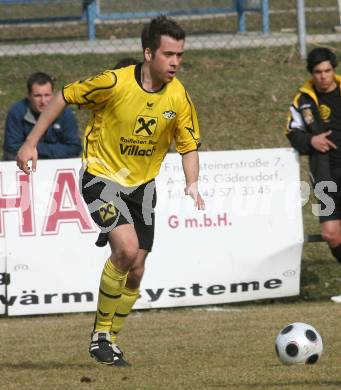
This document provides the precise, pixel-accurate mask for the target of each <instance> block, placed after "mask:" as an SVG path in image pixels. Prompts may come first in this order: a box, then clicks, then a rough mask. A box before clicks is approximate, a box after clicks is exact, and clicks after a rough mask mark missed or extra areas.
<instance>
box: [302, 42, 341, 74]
mask: <svg viewBox="0 0 341 390" xmlns="http://www.w3.org/2000/svg"><path fill="white" fill-rule="evenodd" d="M324 61H329V62H330V64H331V66H332V67H333V68H336V66H337V60H336V55H335V54H334V53H333V52H332V51H331V50H330V49H328V48H327V47H316V48H315V49H313V50H311V52H310V53H309V54H308V57H307V70H308V72H310V73H313V71H314V68H315V66H316V65H318V64H320V63H321V62H324Z"/></svg>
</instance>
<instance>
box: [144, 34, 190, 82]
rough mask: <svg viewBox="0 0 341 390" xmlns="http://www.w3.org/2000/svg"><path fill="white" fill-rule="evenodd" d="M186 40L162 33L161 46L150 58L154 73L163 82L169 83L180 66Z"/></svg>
mask: <svg viewBox="0 0 341 390" xmlns="http://www.w3.org/2000/svg"><path fill="white" fill-rule="evenodd" d="M184 44H185V41H184V40H183V39H182V40H180V41H177V40H176V39H174V38H172V37H170V36H168V35H162V36H161V40H160V47H159V48H158V49H157V50H156V51H155V53H154V55H153V56H151V58H150V62H149V65H150V69H151V73H152V75H153V76H154V77H155V78H157V79H158V80H159V81H160V82H162V83H169V82H170V81H172V79H173V77H175V75H176V72H177V70H178V69H179V67H180V64H181V60H182V55H183V53H184Z"/></svg>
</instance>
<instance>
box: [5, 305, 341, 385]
mask: <svg viewBox="0 0 341 390" xmlns="http://www.w3.org/2000/svg"><path fill="white" fill-rule="evenodd" d="M340 315H341V305H337V304H333V303H329V302H325V303H300V304H290V305H289V304H274V305H260V304H253V305H247V304H243V305H223V306H219V307H199V308H186V309H174V310H151V311H139V312H134V313H133V314H132V315H131V316H130V317H128V319H127V326H126V327H125V328H124V330H123V332H122V334H121V337H120V346H121V347H122V348H123V349H124V351H125V354H126V356H127V358H128V359H129V361H130V362H131V363H132V364H133V366H132V367H129V368H117V367H110V366H103V365H100V364H98V363H95V362H94V361H93V360H92V359H91V358H90V357H89V355H88V352H87V349H88V343H89V334H90V330H91V326H92V321H93V315H92V314H73V315H64V316H55V315H53V316H45V317H31V318H26V317H24V318H9V319H8V318H2V319H0V338H1V351H0V388H1V389H6V390H17V389H25V390H30V389H32V390H33V389H34V390H36V389H39V390H45V389H46V390H50V389H65V388H70V389H120V390H175V389H177V390H199V389H200V390H216V389H231V390H241V389H253V390H267V389H269V390H277V389H278V390H282V389H285V390H292V389H294V390H305V389H309V390H315V389H316V390H317V389H318V390H320V389H330V390H331V389H335V390H336V389H337V390H339V389H340V388H341V370H340V362H341V338H340V335H339V331H338V329H339V326H340V320H339V318H340ZM294 321H302V322H307V323H310V324H312V325H313V326H315V327H316V328H317V329H318V330H319V332H320V333H321V335H322V337H323V340H324V344H325V347H324V353H323V355H322V359H321V360H320V362H318V363H317V364H316V365H313V366H305V365H297V366H284V365H282V364H281V363H280V362H279V360H278V359H277V356H276V354H275V349H274V341H275V338H276V336H277V334H278V332H279V330H280V329H281V328H282V327H283V326H284V325H286V324H288V323H290V322H294Z"/></svg>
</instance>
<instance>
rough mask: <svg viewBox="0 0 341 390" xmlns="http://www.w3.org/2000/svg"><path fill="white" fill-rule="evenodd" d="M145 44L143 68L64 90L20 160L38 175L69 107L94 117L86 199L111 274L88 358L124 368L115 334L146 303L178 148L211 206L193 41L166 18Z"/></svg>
mask: <svg viewBox="0 0 341 390" xmlns="http://www.w3.org/2000/svg"><path fill="white" fill-rule="evenodd" d="M141 41H142V48H143V56H144V62H143V63H140V64H138V65H132V66H127V67H123V68H120V69H117V70H107V71H104V72H103V73H100V74H98V75H96V76H94V77H91V78H88V79H85V80H80V81H76V82H74V83H72V84H69V85H67V86H65V87H64V88H63V90H62V92H60V93H59V94H58V95H57V96H56V98H54V99H53V101H52V102H51V104H50V105H49V106H48V107H47V109H46V110H45V111H44V112H43V115H41V117H40V119H39V121H38V123H37V125H36V126H35V128H34V130H33V132H32V133H31V134H30V136H29V137H28V138H27V140H26V142H25V144H24V145H23V147H22V148H21V149H20V151H19V152H18V155H17V164H18V166H19V168H20V169H22V170H23V171H24V172H25V173H27V174H29V173H30V168H29V167H28V161H29V160H32V170H33V171H35V170H36V165H37V151H36V145H37V143H38V141H39V138H40V137H41V136H42V134H44V132H45V130H46V128H47V127H48V125H49V123H51V121H53V119H54V118H55V117H56V116H57V115H58V114H59V113H60V112H61V111H62V110H64V109H65V107H66V106H67V105H68V104H77V105H79V107H80V108H86V109H90V110H92V116H91V119H90V121H89V123H88V125H87V128H86V131H85V139H84V152H83V167H84V173H83V174H82V175H81V180H80V181H81V190H82V194H83V197H84V199H85V201H86V202H87V204H88V207H89V210H90V212H91V215H92V217H93V219H94V220H95V222H96V223H97V224H98V226H100V228H101V231H102V233H103V234H107V235H108V240H109V244H110V247H111V251H112V253H111V256H110V257H109V259H108V260H107V262H106V264H105V266H104V269H103V272H102V277H101V281H100V287H99V296H98V305H97V312H96V319H95V324H94V329H93V333H92V337H91V343H90V348H89V351H90V354H91V356H93V357H94V358H95V359H97V360H98V361H99V362H102V363H106V364H110V365H117V366H124V365H127V364H128V363H127V361H126V360H125V359H124V357H123V353H122V351H121V350H120V349H119V348H118V346H117V345H116V344H115V335H116V334H117V333H118V332H119V331H120V330H121V328H122V326H123V322H124V319H125V318H126V317H127V316H128V314H129V313H130V311H131V309H132V307H133V305H134V303H135V302H136V300H137V298H138V297H139V286H140V282H141V279H142V276H143V273H144V267H145V260H146V257H147V255H148V253H149V252H150V251H151V250H152V246H153V240H154V207H155V204H156V191H155V181H154V178H155V176H157V175H158V173H159V169H160V166H161V163H162V161H163V159H164V157H165V155H166V154H167V152H168V150H169V147H170V145H171V143H172V142H173V141H175V145H176V149H177V151H178V152H179V153H180V154H181V158H182V164H183V170H184V174H185V180H186V186H185V193H186V194H187V195H190V196H191V197H192V198H193V199H194V204H195V207H196V208H197V209H199V210H202V209H204V206H205V205H204V201H203V199H202V197H201V196H200V194H199V192H198V186H197V184H198V183H197V182H198V175H199V155H198V151H197V150H198V147H199V145H200V136H199V126H198V120H197V115H196V111H195V108H194V105H193V103H192V101H191V98H190V96H189V94H188V92H187V91H186V89H185V88H184V86H183V85H182V84H181V82H180V81H179V80H178V79H177V78H176V77H175V76H176V73H177V71H178V69H179V67H180V64H181V61H182V56H183V53H184V43H185V32H184V30H183V29H182V28H181V27H180V26H179V25H178V24H177V23H176V22H175V21H174V20H172V19H169V18H167V17H165V16H160V17H157V18H155V19H153V20H151V21H150V23H148V24H147V25H146V26H145V27H144V29H143V31H142V34H141ZM170 245H175V243H170ZM179 272H181V269H180V270H179ZM113 341H114V342H113Z"/></svg>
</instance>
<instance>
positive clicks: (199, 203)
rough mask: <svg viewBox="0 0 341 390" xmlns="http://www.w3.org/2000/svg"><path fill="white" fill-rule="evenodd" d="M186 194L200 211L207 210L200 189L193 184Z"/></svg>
mask: <svg viewBox="0 0 341 390" xmlns="http://www.w3.org/2000/svg"><path fill="white" fill-rule="evenodd" d="M185 194H186V195H189V196H190V197H191V198H192V199H193V200H194V207H195V208H196V209H198V210H205V201H204V199H203V198H202V197H201V195H200V194H199V192H198V187H197V185H196V183H195V184H191V185H190V186H187V187H186V188H185Z"/></svg>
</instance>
